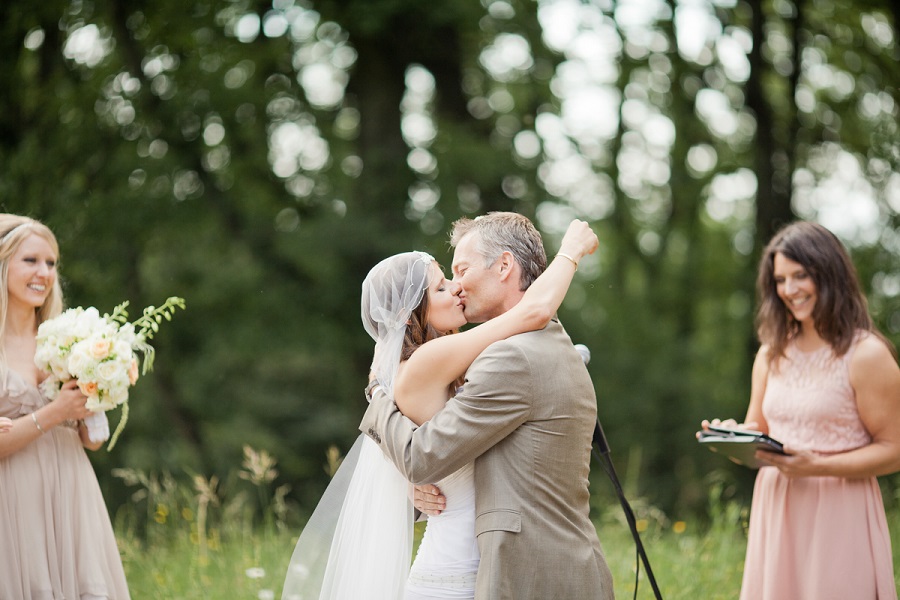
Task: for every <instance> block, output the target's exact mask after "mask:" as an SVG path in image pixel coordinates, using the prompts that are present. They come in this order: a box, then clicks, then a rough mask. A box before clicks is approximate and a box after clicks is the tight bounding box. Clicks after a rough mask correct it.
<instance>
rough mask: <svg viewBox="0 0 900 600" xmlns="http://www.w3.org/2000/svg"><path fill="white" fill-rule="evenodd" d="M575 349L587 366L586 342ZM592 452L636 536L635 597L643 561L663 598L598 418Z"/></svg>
mask: <svg viewBox="0 0 900 600" xmlns="http://www.w3.org/2000/svg"><path fill="white" fill-rule="evenodd" d="M575 349H576V350H578V354H580V355H581V360H582V361H584V364H585V366H587V364H588V363H589V362H590V361H591V351H590V349H589V348H588V347H587V346H585V345H584V344H575ZM591 454H593V455H594V459H595V460H596V461H597V462H598V463H600V466H601V467H603V470H604V471H606V474H607V475H608V476H609V479H610V481H612V483H613V487H614V488H615V489H616V496H618V498H619V503H620V504H621V505H622V510H624V511H625V520H627V521H628V528H629V529H631V536H632V537H633V538H634V544H635V546H636V547H637V553H638V557H639V559H640V560H639V561H638V562H637V567H636V568H635V574H634V597H635V598H637V591H638V581H639V580H640V575H641V561H643V563H644V568H646V569H647V579H649V580H650V586H651V587H652V588H653V595H654V596H656V600H662V594H661V593H660V591H659V586H657V585H656V577H654V576H653V569H651V568H650V559H649V558H647V553H646V552H645V551H644V544H643V543H641V535H640V533H638V530H637V522H636V520H635V518H634V511H633V510H631V505H630V504H628V499H627V498H625V492H624V491H623V490H622V484H621V483H619V476H618V475H616V468H615V467H614V466H613V463H612V459H611V458H610V457H609V442H607V441H606V435H605V434H604V433H603V426H602V425H600V419H597V423H596V424H595V425H594V437H593V444H592V446H591Z"/></svg>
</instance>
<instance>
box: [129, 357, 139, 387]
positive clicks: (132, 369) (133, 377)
mask: <svg viewBox="0 0 900 600" xmlns="http://www.w3.org/2000/svg"><path fill="white" fill-rule="evenodd" d="M137 380H138V363H137V360H135V359H133V358H132V359H131V365H130V366H129V367H128V381H129V383H131V385H134V384H135V383H137Z"/></svg>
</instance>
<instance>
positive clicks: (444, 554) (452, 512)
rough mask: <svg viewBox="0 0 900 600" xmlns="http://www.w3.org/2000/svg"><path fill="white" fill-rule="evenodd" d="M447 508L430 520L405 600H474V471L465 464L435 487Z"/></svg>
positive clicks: (475, 567)
mask: <svg viewBox="0 0 900 600" xmlns="http://www.w3.org/2000/svg"><path fill="white" fill-rule="evenodd" d="M436 485H437V486H438V487H439V488H440V489H441V493H442V494H444V496H445V497H446V498H447V508H446V510H444V511H443V512H442V513H441V514H440V515H438V516H436V517H429V518H428V523H427V525H426V526H425V534H424V535H423V536H422V541H421V543H420V544H419V549H418V551H417V553H416V559H415V561H414V562H413V565H412V568H411V569H410V572H409V579H408V581H407V584H406V597H405V598H406V600H463V599H466V598H469V599H471V598H474V597H475V574H476V573H477V571H478V560H479V555H478V545H477V543H476V541H475V469H474V466H473V464H471V463H470V464H468V465H466V466H465V467H463V468H461V469H460V470H458V471H456V472H455V473H453V474H452V475H449V476H448V477H445V478H444V479H443V480H441V481H439V482H438V483H437V484H436Z"/></svg>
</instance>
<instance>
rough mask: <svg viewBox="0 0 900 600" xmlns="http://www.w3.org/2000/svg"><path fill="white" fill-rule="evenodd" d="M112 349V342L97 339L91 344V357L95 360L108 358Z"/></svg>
mask: <svg viewBox="0 0 900 600" xmlns="http://www.w3.org/2000/svg"><path fill="white" fill-rule="evenodd" d="M111 349H112V342H111V341H109V340H108V339H106V338H98V339H96V340H94V341H93V343H92V344H91V356H93V357H94V358H97V359H103V358H106V357H107V356H109V351H110V350H111Z"/></svg>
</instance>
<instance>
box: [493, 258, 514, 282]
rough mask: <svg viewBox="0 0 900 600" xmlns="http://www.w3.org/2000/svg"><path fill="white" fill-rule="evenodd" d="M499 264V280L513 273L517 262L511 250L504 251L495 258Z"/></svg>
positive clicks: (505, 278) (504, 279) (503, 279)
mask: <svg viewBox="0 0 900 600" xmlns="http://www.w3.org/2000/svg"><path fill="white" fill-rule="evenodd" d="M497 263H498V264H499V265H500V281H506V280H507V279H508V278H509V277H510V276H511V275H513V274H515V273H516V271H517V267H518V266H519V263H517V262H516V259H515V257H513V255H512V252H509V251H506V252H504V253H503V254H501V255H500V258H498V259H497Z"/></svg>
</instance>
